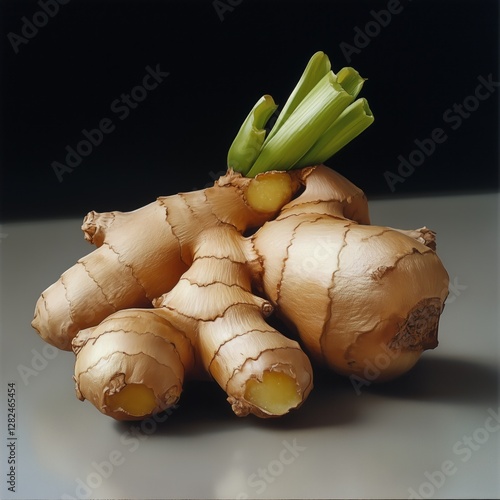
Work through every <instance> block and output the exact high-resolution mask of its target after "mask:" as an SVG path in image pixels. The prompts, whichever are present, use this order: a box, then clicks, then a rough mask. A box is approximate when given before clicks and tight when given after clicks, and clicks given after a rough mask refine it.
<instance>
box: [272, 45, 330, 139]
mask: <svg viewBox="0 0 500 500" xmlns="http://www.w3.org/2000/svg"><path fill="white" fill-rule="evenodd" d="M330 70H331V64H330V59H328V56H327V55H326V54H325V53H324V52H321V51H320V52H316V53H315V54H314V55H313V56H312V57H311V59H310V60H309V63H308V64H307V66H306V69H305V70H304V72H303V73H302V76H301V77H300V80H299V82H298V83H297V85H296V86H295V88H294V89H293V92H292V93H291V94H290V97H289V98H288V99H287V101H286V103H285V105H284V106H283V109H282V110H281V112H280V114H279V116H278V118H277V120H276V122H275V124H274V126H273V128H272V130H271V131H270V133H269V135H268V137H267V139H266V142H268V141H269V140H270V139H271V138H272V137H273V136H274V134H276V132H278V130H279V129H280V128H281V126H282V125H283V123H285V121H286V120H287V119H288V117H289V116H290V115H291V114H292V113H293V112H294V110H295V108H296V107H297V106H298V105H299V104H300V103H301V102H302V101H303V99H304V98H305V97H306V96H307V94H309V92H311V90H312V89H313V88H314V87H315V86H316V85H317V83H318V82H319V81H320V80H321V79H322V78H323V77H324V76H325V75H326V74H327V73H329V72H330Z"/></svg>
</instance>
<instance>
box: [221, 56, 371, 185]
mask: <svg viewBox="0 0 500 500" xmlns="http://www.w3.org/2000/svg"><path fill="white" fill-rule="evenodd" d="M330 68H331V65H330V60H329V59H328V56H326V54H324V53H323V52H316V53H315V54H314V55H313V56H312V58H311V59H310V60H309V63H308V64H307V67H306V69H305V70H304V72H303V74H302V76H301V78H300V80H299V82H298V83H297V85H296V86H295V88H294V90H293V92H292V94H291V95H290V97H289V98H288V99H287V101H286V103H285V106H284V107H283V109H282V111H281V113H280V114H279V116H278V118H277V120H276V122H275V124H274V126H273V127H272V128H271V130H270V131H269V133H268V135H267V137H266V130H265V126H266V124H267V122H268V120H269V119H270V117H271V115H272V114H273V113H274V111H275V110H276V108H277V106H276V105H275V103H274V101H273V99H272V98H271V97H270V96H264V97H262V98H261V99H260V100H259V101H258V102H257V104H256V105H255V106H254V108H253V109H252V111H251V112H250V114H249V115H248V116H247V118H246V119H245V121H244V122H243V125H242V126H241V128H240V130H239V132H238V134H237V136H236V138H235V140H234V141H233V144H232V145H231V147H230V149H229V152H228V167H229V168H232V169H233V170H237V171H239V172H241V173H242V174H243V175H245V176H246V177H255V176H256V175H257V174H259V173H262V172H267V171H270V170H290V169H292V168H302V167H305V166H309V165H317V164H320V163H323V162H325V161H326V160H327V159H328V158H330V157H331V156H333V155H334V154H335V153H336V152H337V151H339V150H340V149H341V148H342V147H344V146H345V145H346V144H347V143H348V142H350V141H351V140H352V139H354V138H355V137H357V136H358V135H359V134H360V133H361V132H363V131H364V130H365V129H366V128H367V127H368V126H369V125H371V123H372V122H373V120H374V118H373V114H372V112H371V110H370V108H369V106H368V102H367V101H366V99H358V100H356V101H355V99H356V97H357V96H358V94H359V92H360V91H361V89H362V87H363V84H364V82H365V79H364V78H362V77H361V76H360V75H359V73H358V72H357V71H356V70H355V69H354V68H350V67H346V68H342V69H341V70H340V71H339V72H338V74H337V75H335V74H334V73H333V72H332V71H331V69H330Z"/></svg>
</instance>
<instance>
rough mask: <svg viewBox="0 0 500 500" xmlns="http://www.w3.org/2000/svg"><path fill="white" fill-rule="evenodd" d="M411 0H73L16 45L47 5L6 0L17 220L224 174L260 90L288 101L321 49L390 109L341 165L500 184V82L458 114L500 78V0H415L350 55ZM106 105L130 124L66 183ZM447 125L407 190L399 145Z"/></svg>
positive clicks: (1, 89)
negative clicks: (155, 80) (141, 92)
mask: <svg viewBox="0 0 500 500" xmlns="http://www.w3.org/2000/svg"><path fill="white" fill-rule="evenodd" d="M51 1H54V0H51ZM395 2H397V0H389V1H388V0H386V1H376V0H371V1H364V0H336V1H333V0H322V1H319V0H303V1H284V0H282V1H272V0H266V1H264V0H221V1H220V2H219V4H216V3H215V2H214V1H213V0H198V1H188V0H182V1H181V0H177V1H170V0H161V1H151V0H133V1H111V0H99V1H91V0H85V1H83V0H71V1H69V2H68V3H67V4H65V5H59V12H58V13H57V14H56V15H54V16H53V17H52V18H50V19H48V22H47V24H46V25H45V26H43V27H40V28H39V29H38V33H37V34H36V35H35V36H33V37H32V38H31V39H29V40H28V39H26V40H27V42H28V43H22V44H20V45H19V46H18V47H17V49H18V53H16V52H15V50H14V48H13V45H12V41H11V39H12V36H13V35H12V33H15V34H16V35H19V36H22V28H23V23H24V22H25V21H24V19H23V18H24V17H25V18H26V19H28V20H32V19H33V16H34V15H35V14H36V13H37V12H39V11H41V10H42V9H41V4H40V2H36V1H21V0H3V1H2V2H1V3H0V7H1V11H0V23H1V26H0V30H1V33H0V35H1V39H0V47H1V49H0V50H1V53H0V54H1V76H0V78H1V82H0V106H1V107H0V117H1V129H0V139H1V142H0V146H1V157H0V161H1V179H0V182H1V184H0V196H1V212H0V217H1V219H2V220H4V221H9V220H18V219H19V220H20V219H27V218H30V219H33V218H46V217H66V216H82V217H83V216H84V215H85V214H86V213H87V212H88V211H89V210H92V209H94V210H97V211H107V210H130V209H134V208H137V207H139V206H141V205H143V204H145V203H148V202H150V201H152V200H153V199H154V198H155V197H157V196H160V195H168V194H174V193H176V192H178V191H186V190H191V189H193V188H202V187H204V186H205V185H207V184H211V183H212V182H213V179H214V178H215V177H217V176H218V175H220V174H221V173H223V171H224V170H225V160H226V153H227V150H228V148H229V146H230V144H231V141H232V139H233V137H234V135H235V134H236V132H237V130H238V128H239V126H240V124H241V122H242V120H243V119H244V118H245V116H246V114H247V113H248V111H249V110H250V108H251V107H252V106H253V104H254V103H255V102H256V101H257V99H258V98H259V97H260V96H261V95H263V94H265V93H269V94H271V95H272V96H273V97H274V99H275V100H276V102H277V103H281V104H283V103H284V101H285V99H286V98H287V97H288V95H289V93H290V92H291V90H292V89H293V87H294V85H295V83H296V82H297V80H298V79H299V77H300V75H301V73H302V70H303V69H304V67H305V65H306V63H307V61H308V60H309V58H310V57H311V55H312V54H313V53H314V52H316V51H317V50H323V51H324V52H326V53H327V54H328V55H329V57H330V59H331V61H332V67H333V69H334V70H335V71H338V70H339V69H340V68H341V67H343V66H353V67H355V68H356V69H357V70H358V71H359V72H360V73H361V74H362V75H363V76H364V77H366V78H368V81H367V82H366V84H365V87H364V89H363V91H362V95H363V96H365V97H366V98H367V99H368V101H369V103H370V106H371V108H372V110H373V113H374V115H375V123H374V124H373V125H372V126H371V127H370V128H369V129H368V130H367V131H365V132H364V133H363V134H362V135H361V136H360V137H358V138H357V139H356V140H355V141H354V142H353V143H352V144H350V145H349V146H347V147H346V148H345V149H344V150H342V151H341V152H339V153H338V154H337V155H336V156H335V157H333V158H332V159H331V160H330V161H329V162H328V164H329V165H330V166H332V167H333V168H335V169H336V170H338V171H339V172H341V173H343V174H344V175H346V176H347V177H349V178H350V179H351V180H352V181H353V182H355V183H356V184H357V185H358V186H360V187H361V188H362V189H364V191H365V192H366V193H367V194H368V196H369V197H371V198H376V197H397V196H413V195H429V194H430V195H432V194H443V193H453V192H460V193H463V192H466V191H467V192H468V191H474V192H478V191H492V190H497V189H498V102H499V101H498V94H499V93H500V88H495V90H493V92H492V93H491V96H490V97H488V98H487V99H486V100H484V101H481V102H480V105H479V107H478V109H477V110H475V111H474V112H472V113H471V114H470V117H468V118H467V119H463V121H462V123H461V124H460V126H458V122H456V121H453V122H451V121H450V120H448V121H446V120H445V119H444V114H445V113H446V112H447V110H449V109H452V108H453V106H454V105H455V104H462V103H463V102H464V100H466V99H467V98H468V97H469V96H471V95H473V94H474V92H475V89H476V87H477V85H478V83H479V81H478V77H480V76H483V77H484V78H485V79H488V76H489V75H490V74H491V77H490V78H491V79H492V80H494V81H495V82H497V81H499V80H500V74H499V71H498V5H499V3H498V1H497V0H467V1H464V0H413V1H411V0H401V1H400V8H401V9H402V11H401V12H400V13H398V14H394V15H392V19H391V20H390V22H389V23H388V24H387V26H385V27H382V28H380V32H379V33H378V34H377V35H375V36H372V37H371V38H370V39H369V43H368V44H366V46H365V47H362V48H361V47H359V43H358V47H359V48H358V49H357V53H352V54H351V57H350V59H351V60H348V58H346V52H345V51H343V50H342V45H341V44H342V43H344V44H350V45H351V46H355V36H356V33H359V31H365V27H366V26H367V23H368V22H370V21H373V19H374V17H373V14H372V13H371V11H372V10H373V11H376V12H378V11H380V10H381V9H387V7H388V6H389V5H391V6H394V5H396V3H395ZM223 4H225V5H226V6H227V7H228V8H227V10H225V11H224V12H219V13H218V12H217V9H216V6H217V5H219V7H220V8H223ZM40 19H42V18H40ZM370 27H371V28H372V29H375V28H376V27H375V28H374V25H373V23H372V24H371V25H370ZM369 29H370V28H369ZM9 33H10V34H11V35H10V37H11V39H9ZM372 33H373V32H372ZM157 65H159V68H160V69H161V71H165V72H169V73H170V74H169V76H168V77H166V78H165V79H164V81H163V83H161V84H160V85H159V86H158V88H156V89H155V90H151V91H150V92H149V93H148V95H147V97H146V98H145V99H144V100H143V101H142V102H140V103H139V104H138V105H137V107H136V108H135V109H133V110H131V112H130V114H129V116H128V117H126V118H125V119H123V120H120V118H119V115H118V114H117V113H116V112H113V111H112V109H111V103H112V102H113V101H115V100H116V99H120V96H121V94H122V93H130V91H131V89H132V88H133V87H135V86H136V85H138V84H140V83H141V82H142V79H143V77H144V76H145V74H146V70H145V68H146V66H151V67H152V68H155V67H156V66H157ZM467 102H470V103H472V102H473V101H471V100H469V101H467ZM448 116H449V117H450V116H456V113H455V112H453V113H452V115H448ZM103 118H110V119H111V120H112V122H113V124H114V125H115V130H114V131H113V132H112V133H110V134H107V135H105V136H104V138H103V140H102V142H101V144H100V145H98V146H96V147H94V148H93V151H92V153H91V154H90V155H88V156H87V157H85V158H83V160H82V161H81V163H80V164H79V165H78V167H76V168H75V169H74V170H73V171H72V172H71V173H65V174H63V177H62V182H59V181H58V179H57V176H56V175H55V173H54V171H53V169H52V167H51V164H52V162H54V161H58V162H61V163H64V162H65V156H66V154H67V152H66V150H65V148H66V146H68V145H69V146H71V147H73V148H75V147H76V145H77V144H78V142H79V141H81V140H82V139H83V138H84V137H83V135H82V130H83V129H87V130H90V129H93V128H95V127H97V126H98V125H99V122H100V120H102V119H103ZM452 125H454V126H455V127H456V129H455V130H453V129H452ZM437 127H439V128H442V129H443V130H444V131H445V133H446V137H447V138H446V140H445V141H444V142H443V143H442V144H438V145H437V146H436V148H435V151H434V152H433V153H432V154H431V155H430V156H428V157H426V159H425V161H424V162H423V163H422V164H421V165H420V166H418V167H416V168H415V171H414V172H413V173H412V174H411V175H409V176H407V177H406V178H405V180H404V182H399V183H396V184H395V185H394V186H393V187H394V190H391V189H390V187H389V185H388V183H387V181H386V179H385V177H384V172H386V171H392V172H394V173H397V167H398V163H399V161H398V156H399V155H403V157H405V158H408V156H409V155H410V153H411V152H412V151H413V150H415V149H416V145H415V143H414V141H415V140H416V139H420V140H424V139H427V138H429V137H430V136H431V133H432V131H433V130H434V129H435V128H437Z"/></svg>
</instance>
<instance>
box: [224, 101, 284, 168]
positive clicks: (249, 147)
mask: <svg viewBox="0 0 500 500" xmlns="http://www.w3.org/2000/svg"><path fill="white" fill-rule="evenodd" d="M277 107H278V106H277V105H276V104H275V102H274V100H273V98H272V97H271V96H270V95H264V96H262V97H261V98H260V99H259V100H258V101H257V103H256V104H255V106H254V107H253V108H252V110H251V111H250V113H249V114H248V116H247V117H246V119H245V121H244V122H243V124H242V125H241V128H240V130H239V132H238V134H237V135H236V137H235V139H234V141H233V143H232V144H231V147H230V148H229V151H228V154H227V166H228V168H231V169H233V170H235V171H237V172H241V174H243V175H246V174H247V173H248V171H249V170H250V168H251V167H252V165H253V163H254V161H255V160H256V159H257V157H258V156H259V153H260V150H261V148H262V144H263V143H264V140H265V138H266V130H265V126H266V124H267V122H268V120H269V118H271V116H272V114H273V113H274V112H275V111H276V109H277Z"/></svg>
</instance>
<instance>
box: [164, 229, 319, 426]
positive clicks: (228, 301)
mask: <svg viewBox="0 0 500 500" xmlns="http://www.w3.org/2000/svg"><path fill="white" fill-rule="evenodd" d="M245 247H246V250H247V251H251V248H250V246H249V240H246V239H244V238H243V237H242V236H241V234H239V233H238V232H237V231H236V230H235V229H234V228H231V227H230V226H220V227H217V228H213V229H210V230H206V231H204V232H203V233H202V234H201V235H200V238H199V239H198V240H197V242H196V245H195V247H194V254H193V257H194V259H193V263H192V265H191V267H190V268H189V270H188V271H186V272H185V273H184V274H183V276H182V277H181V279H180V280H179V283H178V284H177V285H176V286H175V287H174V288H173V289H172V290H171V291H170V292H168V293H167V294H165V295H163V296H162V297H160V298H159V299H158V300H157V301H155V306H156V307H158V308H160V309H163V310H165V311H168V317H169V319H170V321H172V323H173V324H174V325H176V326H177V327H178V328H180V329H183V330H186V331H193V332H195V336H194V338H195V341H196V343H195V350H196V352H197V353H198V355H199V360H200V363H201V365H202V366H203V368H204V369H205V370H206V371H207V372H208V373H209V374H210V375H211V376H212V377H213V378H214V379H215V380H216V381H217V382H218V384H219V385H220V386H221V387H222V388H223V389H224V390H225V391H226V393H227V394H228V401H229V402H230V404H231V405H232V408H233V410H234V412H235V413H236V414H237V415H239V416H244V415H247V414H248V413H253V414H255V415H258V416H260V417H268V416H275V415H274V414H273V413H272V412H271V411H269V410H268V409H266V408H263V407H259V406H256V405H254V404H252V402H251V401H248V400H247V399H246V398H245V390H246V383H247V381H248V380H251V379H257V380H258V381H262V380H263V375H264V373H265V372H269V371H270V372H272V371H277V372H281V373H284V374H286V375H288V376H289V377H290V378H291V379H292V380H293V381H294V383H295V386H296V393H297V395H298V400H297V401H296V402H295V403H294V405H293V407H287V408H284V409H282V412H283V413H286V412H288V411H289V410H290V409H292V408H295V407H298V406H300V405H301V404H302V402H303V401H304V400H305V398H306V397H307V395H308V394H309V392H310V390H311V388H312V367H311V365H310V362H309V359H308V358H307V356H306V355H305V354H304V352H303V351H302V349H301V348H300V346H299V345H298V343H297V342H295V341H293V340H290V339H288V338H287V337H285V336H283V335H282V334H281V333H279V332H278V331H276V330H275V329H274V328H272V327H270V326H269V325H268V324H267V323H266V321H265V319H264V318H265V317H266V316H268V315H269V314H270V313H271V312H272V306H271V304H270V303H269V302H268V301H267V300H265V299H262V298H260V297H257V296H256V295H254V294H253V293H252V291H251V286H252V283H251V282H252V274H251V272H250V266H249V265H248V256H247V254H246V252H245ZM165 314H167V313H165Z"/></svg>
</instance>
